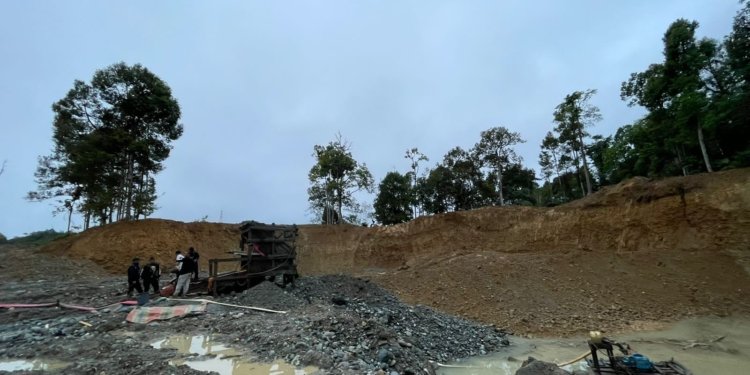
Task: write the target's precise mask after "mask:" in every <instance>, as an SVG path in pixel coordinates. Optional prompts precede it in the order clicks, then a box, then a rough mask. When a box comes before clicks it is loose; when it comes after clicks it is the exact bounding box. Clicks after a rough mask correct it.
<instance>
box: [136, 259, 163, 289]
mask: <svg viewBox="0 0 750 375" xmlns="http://www.w3.org/2000/svg"><path fill="white" fill-rule="evenodd" d="M159 276H161V267H160V266H159V263H156V260H155V259H154V257H151V258H149V260H148V264H146V265H145V266H144V267H143V271H141V279H142V280H143V291H145V292H146V293H148V288H149V286H150V287H153V289H154V293H159Z"/></svg>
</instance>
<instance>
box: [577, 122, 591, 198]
mask: <svg viewBox="0 0 750 375" xmlns="http://www.w3.org/2000/svg"><path fill="white" fill-rule="evenodd" d="M578 142H580V145H581V158H582V159H583V175H584V177H586V195H589V194H591V193H592V192H593V191H592V188H591V173H590V172H589V163H588V161H587V160H586V145H584V144H583V134H580V133H579V134H578Z"/></svg>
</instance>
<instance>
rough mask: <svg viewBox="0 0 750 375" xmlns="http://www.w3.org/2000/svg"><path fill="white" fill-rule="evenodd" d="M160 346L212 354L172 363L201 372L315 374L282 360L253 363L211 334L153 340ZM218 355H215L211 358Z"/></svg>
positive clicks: (244, 374) (172, 362) (227, 373)
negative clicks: (215, 339)
mask: <svg viewBox="0 0 750 375" xmlns="http://www.w3.org/2000/svg"><path fill="white" fill-rule="evenodd" d="M151 346H152V347H154V348H156V349H162V348H172V349H177V351H178V352H179V353H182V354H197V355H198V356H209V357H199V358H188V359H176V360H173V361H171V362H170V363H171V364H173V365H176V366H179V365H183V364H185V365H188V366H189V367H190V368H192V369H195V370H198V371H214V372H217V373H219V374H220V375H292V374H293V375H304V374H311V373H313V372H315V371H316V370H317V369H316V368H315V367H305V368H302V369H298V368H295V367H294V366H292V365H289V364H287V363H285V362H282V361H276V362H273V363H262V362H251V361H248V360H247V359H243V358H241V354H240V353H239V352H238V351H236V350H234V349H232V348H229V347H227V346H226V345H223V344H220V343H218V342H215V341H214V340H213V339H212V337H211V336H208V335H196V336H171V337H168V338H165V339H163V340H159V341H155V342H153V343H151ZM211 355H215V356H214V357H210V356H211Z"/></svg>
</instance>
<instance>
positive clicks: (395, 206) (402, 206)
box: [374, 172, 414, 224]
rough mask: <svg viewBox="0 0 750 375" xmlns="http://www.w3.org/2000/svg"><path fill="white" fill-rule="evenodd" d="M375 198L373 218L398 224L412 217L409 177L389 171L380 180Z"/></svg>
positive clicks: (411, 194)
mask: <svg viewBox="0 0 750 375" xmlns="http://www.w3.org/2000/svg"><path fill="white" fill-rule="evenodd" d="M378 191H379V193H378V196H377V198H375V204H374V206H375V218H376V219H377V220H378V222H380V223H383V224H398V223H403V222H405V221H409V220H410V219H411V218H412V210H411V208H412V203H413V201H414V199H413V193H412V187H411V178H410V177H409V176H408V175H402V174H400V173H398V172H389V173H388V174H386V175H385V177H384V178H383V181H381V182H380V186H379V188H378Z"/></svg>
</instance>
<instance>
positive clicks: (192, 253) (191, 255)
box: [188, 247, 201, 281]
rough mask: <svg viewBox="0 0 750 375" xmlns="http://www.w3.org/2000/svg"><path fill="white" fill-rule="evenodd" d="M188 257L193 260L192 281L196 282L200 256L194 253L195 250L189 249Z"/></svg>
mask: <svg viewBox="0 0 750 375" xmlns="http://www.w3.org/2000/svg"><path fill="white" fill-rule="evenodd" d="M188 257H190V258H191V259H193V266H194V268H195V269H194V270H193V281H198V272H199V269H198V268H199V267H198V259H199V258H200V257H201V255H200V254H198V252H197V251H195V249H194V248H192V247H191V248H190V251H188Z"/></svg>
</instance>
